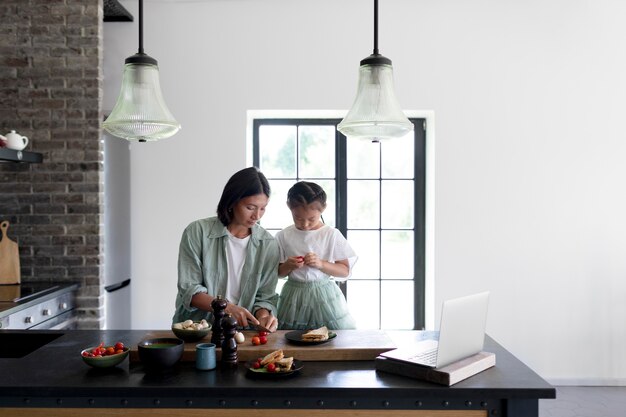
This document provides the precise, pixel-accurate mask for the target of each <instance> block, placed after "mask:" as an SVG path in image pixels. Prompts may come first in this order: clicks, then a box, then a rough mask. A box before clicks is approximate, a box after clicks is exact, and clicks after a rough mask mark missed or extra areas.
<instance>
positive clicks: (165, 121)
mask: <svg viewBox="0 0 626 417" xmlns="http://www.w3.org/2000/svg"><path fill="white" fill-rule="evenodd" d="M102 127H103V128H104V129H105V130H106V131H107V132H109V133H110V134H112V135H113V136H117V137H120V138H124V139H127V140H131V141H132V140H137V141H139V142H146V141H155V140H159V139H165V138H169V137H170V136H172V135H174V134H175V133H176V132H178V131H179V130H180V124H179V123H178V122H177V121H176V119H174V116H173V115H172V113H170V111H169V109H168V108H167V106H166V105H165V101H164V100H163V94H162V93H161V86H160V84H159V67H158V66H157V60H156V59H154V58H152V57H151V56H148V55H146V54H145V53H144V51H143V0H139V50H138V51H137V53H136V54H135V55H133V56H130V57H128V58H126V61H125V65H124V74H123V76H122V88H121V91H120V95H119V97H118V99H117V103H116V104H115V107H114V108H113V111H111V114H110V115H109V117H107V119H106V120H105V121H104V122H103V123H102Z"/></svg>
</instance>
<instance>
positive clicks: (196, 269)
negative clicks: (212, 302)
mask: <svg viewBox="0 0 626 417" xmlns="http://www.w3.org/2000/svg"><path fill="white" fill-rule="evenodd" d="M227 240H228V230H227V229H226V227H225V226H224V225H223V224H222V222H220V221H219V219H218V218H217V217H209V218H207V219H200V220H196V221H194V222H193V223H191V224H190V225H189V226H187V228H186V229H185V231H184V232H183V236H182V238H181V241H180V247H179V251H178V295H177V296H176V312H175V313H174V317H173V319H172V322H173V323H179V322H181V321H184V320H187V319H191V320H194V321H198V320H202V319H207V321H209V322H210V320H211V314H210V313H209V312H207V311H204V310H200V309H198V308H195V307H192V306H191V305H190V304H191V297H192V296H193V295H194V294H197V293H200V292H204V293H207V294H209V295H212V296H217V295H223V294H226V283H227V281H228V265H227V263H226V262H227V261H226V244H227ZM240 279H241V297H240V299H239V303H238V305H239V306H241V307H244V308H246V309H248V310H249V311H250V312H252V313H253V314H254V312H256V311H257V310H258V309H260V308H265V309H267V310H269V311H270V312H271V313H272V314H274V315H276V303H277V301H278V294H276V283H277V281H278V244H277V242H276V240H275V239H274V237H273V236H272V235H271V234H270V233H269V232H267V231H266V230H265V229H263V228H262V227H261V226H259V225H254V226H253V227H252V235H251V236H250V241H249V242H248V246H247V248H246V259H245V262H244V265H243V269H242V271H241V277H240Z"/></svg>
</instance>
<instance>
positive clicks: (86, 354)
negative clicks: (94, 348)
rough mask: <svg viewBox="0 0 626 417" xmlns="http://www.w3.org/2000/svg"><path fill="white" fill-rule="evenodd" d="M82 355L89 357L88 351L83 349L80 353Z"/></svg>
mask: <svg viewBox="0 0 626 417" xmlns="http://www.w3.org/2000/svg"><path fill="white" fill-rule="evenodd" d="M82 355H83V356H85V357H89V355H90V353H89V352H87V351H86V350H84V351H83V353H82Z"/></svg>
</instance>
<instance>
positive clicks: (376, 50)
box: [139, 0, 378, 55]
mask: <svg viewBox="0 0 626 417" xmlns="http://www.w3.org/2000/svg"><path fill="white" fill-rule="evenodd" d="M139 1H141V0H139ZM374 55H378V0H374Z"/></svg>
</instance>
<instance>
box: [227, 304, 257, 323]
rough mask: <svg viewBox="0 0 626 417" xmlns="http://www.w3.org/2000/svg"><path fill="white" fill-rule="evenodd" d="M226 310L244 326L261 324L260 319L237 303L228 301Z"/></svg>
mask: <svg viewBox="0 0 626 417" xmlns="http://www.w3.org/2000/svg"><path fill="white" fill-rule="evenodd" d="M224 312H225V313H226V314H230V315H231V316H232V317H234V318H235V319H236V320H237V323H238V324H239V325H240V326H243V327H244V328H246V327H248V326H249V325H250V324H252V325H257V324H259V321H258V320H257V319H256V318H255V317H254V316H253V315H252V313H250V312H249V311H248V310H247V309H245V308H243V307H240V306H238V305H237V304H233V303H228V305H227V306H226V309H225V310H224Z"/></svg>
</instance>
